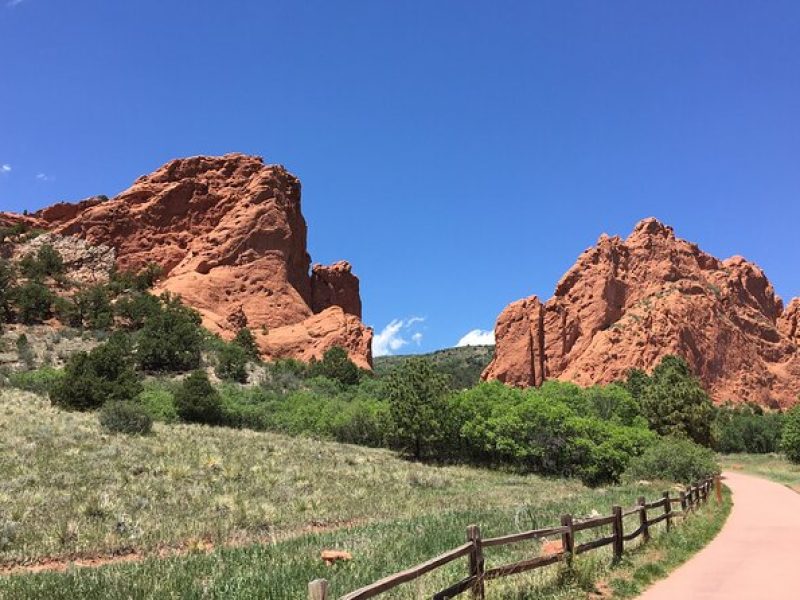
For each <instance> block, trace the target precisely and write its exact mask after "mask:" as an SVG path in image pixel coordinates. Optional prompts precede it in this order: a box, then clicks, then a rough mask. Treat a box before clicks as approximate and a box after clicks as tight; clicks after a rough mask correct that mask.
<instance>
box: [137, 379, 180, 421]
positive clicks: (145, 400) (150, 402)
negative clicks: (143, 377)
mask: <svg viewBox="0 0 800 600" xmlns="http://www.w3.org/2000/svg"><path fill="white" fill-rule="evenodd" d="M136 401H137V402H138V403H139V404H141V405H142V406H143V407H144V409H145V410H146V411H147V414H149V415H150V416H151V417H153V419H154V420H156V421H163V422H164V423H174V422H175V421H177V420H178V411H177V409H176V408H175V395H174V394H173V393H172V391H170V390H169V389H168V388H167V387H166V386H164V385H160V384H158V383H153V382H147V383H145V389H144V390H143V391H142V392H141V393H140V394H139V395H138V396H136Z"/></svg>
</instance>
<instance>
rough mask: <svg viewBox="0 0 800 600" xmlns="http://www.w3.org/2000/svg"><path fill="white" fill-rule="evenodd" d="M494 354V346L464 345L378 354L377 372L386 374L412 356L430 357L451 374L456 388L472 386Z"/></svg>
mask: <svg viewBox="0 0 800 600" xmlns="http://www.w3.org/2000/svg"><path fill="white" fill-rule="evenodd" d="M493 355H494V346H463V347H460V348H446V349H444V350H436V351H435V352H430V353H428V354H403V355H397V356H378V357H376V358H375V359H374V361H373V362H374V369H375V374H376V375H378V376H384V375H386V374H387V373H389V372H390V371H391V370H392V369H394V368H395V367H397V366H398V365H400V364H401V363H402V362H403V361H405V360H408V358H409V357H411V356H423V357H425V358H428V359H430V361H431V362H432V363H433V364H434V365H435V366H436V368H437V369H438V370H439V371H441V372H442V373H445V374H447V375H449V376H450V378H451V385H452V386H453V387H454V388H455V389H463V388H468V387H472V386H473V385H475V384H476V383H478V381H480V376H481V373H482V372H483V370H484V369H486V366H487V365H488V364H489V361H491V360H492V356H493Z"/></svg>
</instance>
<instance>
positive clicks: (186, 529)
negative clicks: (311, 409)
mask: <svg viewBox="0 0 800 600" xmlns="http://www.w3.org/2000/svg"><path fill="white" fill-rule="evenodd" d="M584 490H585V488H583V486H581V485H580V484H579V483H577V482H571V481H553V480H544V479H541V478H538V477H533V476H531V477H523V476H517V475H510V474H504V473H499V472H492V471H485V470H479V469H473V468H467V467H433V466H427V465H421V464H414V463H411V462H407V461H404V460H400V459H398V458H397V457H396V456H395V455H394V454H393V453H391V452H389V451H386V450H373V449H367V448H361V447H358V446H348V445H343V444H336V443H331V442H322V441H315V440H311V439H307V438H292V437H287V436H283V435H277V434H271V433H257V432H252V431H246V430H231V429H225V428H211V427H203V426H196V425H161V424H156V427H155V432H154V434H153V435H150V436H146V437H128V436H119V435H117V436H114V435H108V434H105V433H103V432H102V431H101V430H100V429H99V427H98V425H97V421H96V417H95V416H94V415H92V414H81V413H67V412H63V411H60V410H57V409H54V408H52V407H51V406H50V405H49V403H48V402H47V401H46V400H43V399H41V398H39V397H37V396H35V395H33V394H29V393H25V392H20V391H14V390H5V391H2V392H0V528H1V527H3V524H4V523H5V524H6V526H7V527H10V528H13V529H14V532H13V536H12V537H13V538H14V539H13V540H8V541H7V542H6V543H5V544H4V545H3V546H2V547H0V564H9V563H14V562H30V561H32V560H35V559H37V558H40V557H43V556H48V557H62V556H80V555H83V556H86V555H93V554H116V553H125V552H130V551H131V550H134V549H135V550H136V551H138V552H144V553H146V552H152V551H154V550H157V549H158V548H160V547H164V546H181V545H184V544H186V543H187V542H190V541H196V540H207V541H209V542H211V543H213V544H215V545H217V544H221V543H225V542H237V543H245V542H247V541H248V540H256V539H257V540H263V539H275V538H282V537H286V536H291V535H296V534H297V533H300V532H304V531H308V530H310V529H314V528H316V529H322V528H326V527H334V526H338V525H341V524H348V523H354V522H358V523H366V522H373V521H380V520H385V519H393V520H394V519H403V518H408V517H414V516H419V515H425V514H431V513H436V512H439V511H443V510H451V509H452V508H453V507H454V506H458V507H459V508H461V509H464V510H469V509H472V508H485V507H512V506H521V505H523V504H528V503H538V502H540V501H541V500H542V499H544V498H548V497H553V496H557V497H558V498H559V499H561V500H566V499H568V498H570V497H571V496H573V495H576V494H578V493H581V492H583V491H584Z"/></svg>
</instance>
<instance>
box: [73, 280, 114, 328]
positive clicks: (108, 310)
mask: <svg viewBox="0 0 800 600" xmlns="http://www.w3.org/2000/svg"><path fill="white" fill-rule="evenodd" d="M73 303H74V304H75V307H76V311H77V313H78V315H79V317H78V319H79V321H80V323H79V326H83V325H85V326H86V327H88V328H89V329H110V328H111V327H112V326H113V325H114V309H113V308H112V306H111V299H110V298H109V295H108V290H107V289H106V288H105V286H102V285H94V286H91V287H89V288H87V289H85V290H82V291H80V292H78V293H77V294H75V296H74V298H73Z"/></svg>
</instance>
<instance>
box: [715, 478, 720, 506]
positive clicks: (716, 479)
mask: <svg viewBox="0 0 800 600" xmlns="http://www.w3.org/2000/svg"><path fill="white" fill-rule="evenodd" d="M714 488H715V489H716V491H717V504H722V477H720V476H719V475H717V476H716V477H714Z"/></svg>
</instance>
